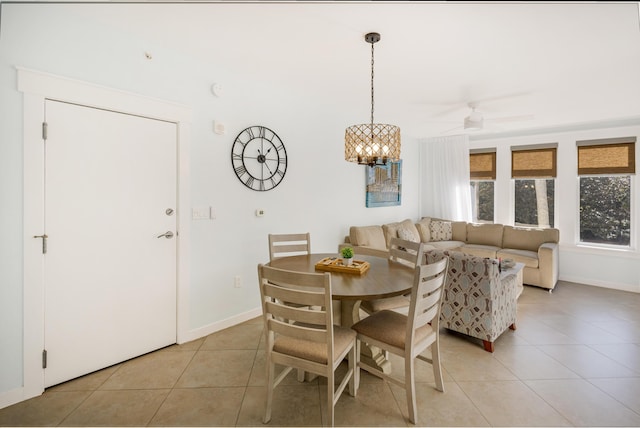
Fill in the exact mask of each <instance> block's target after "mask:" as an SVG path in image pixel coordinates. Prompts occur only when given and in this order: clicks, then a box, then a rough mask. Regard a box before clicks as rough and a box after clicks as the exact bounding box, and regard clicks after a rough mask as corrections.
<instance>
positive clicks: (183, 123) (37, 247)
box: [17, 67, 192, 400]
mask: <svg viewBox="0 0 640 428" xmlns="http://www.w3.org/2000/svg"><path fill="white" fill-rule="evenodd" d="M17 73H18V90H19V91H20V92H22V93H23V99H24V111H23V114H24V135H23V139H24V193H23V195H24V224H23V233H24V236H23V240H24V259H23V263H24V265H23V275H24V282H23V284H24V285H23V287H24V300H23V391H22V399H23V400H26V399H28V398H31V397H35V396H37V395H40V394H42V392H43V391H44V370H43V368H42V350H43V349H44V286H43V285H44V264H43V257H42V242H41V240H40V239H34V238H33V237H34V236H35V235H42V234H43V231H44V224H43V219H44V207H45V205H44V200H45V199H44V174H43V172H44V165H45V160H44V150H43V138H42V121H43V118H44V106H45V102H44V101H45V99H51V100H56V101H63V102H69V103H75V104H80V105H84V106H88V107H96V108H101V109H105V110H112V111H118V112H122V113H128V114H133V115H138V116H145V117H149V118H153V119H160V120H165V121H169V122H174V123H176V124H177V134H178V135H177V136H176V138H177V143H178V144H177V146H178V153H177V159H178V171H177V175H178V182H177V195H178V201H177V213H176V214H177V232H178V242H177V246H178V248H177V260H176V267H177V275H176V276H177V277H176V283H177V296H176V297H177V308H176V311H177V326H176V329H177V336H178V337H177V341H178V343H182V342H184V341H185V340H186V339H187V333H188V330H189V273H190V271H189V247H190V245H189V243H190V231H189V226H190V216H189V213H190V205H191V201H190V193H189V175H188V172H189V139H190V123H191V120H192V119H191V117H192V111H191V109H190V108H189V107H186V106H183V105H180V104H176V103H172V102H167V101H163V100H159V99H155V98H150V97H146V96H141V95H137V94H133V93H128V92H123V91H120V90H115V89H111V88H107V87H103V86H99V85H94V84H91V83H86V82H81V81H77V80H73V79H68V78H64V77H60V76H55V75H51V74H48V73H43V72H39V71H34V70H28V69H25V68H21V67H18V68H17Z"/></svg>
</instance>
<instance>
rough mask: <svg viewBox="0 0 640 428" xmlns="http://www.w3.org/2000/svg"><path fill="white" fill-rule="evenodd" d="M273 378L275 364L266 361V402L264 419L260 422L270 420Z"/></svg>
mask: <svg viewBox="0 0 640 428" xmlns="http://www.w3.org/2000/svg"><path fill="white" fill-rule="evenodd" d="M274 378H275V365H274V364H273V363H272V362H271V361H267V403H266V407H265V410H264V419H262V422H264V423H265V424H266V423H269V421H270V420H271V404H272V403H273V388H274V385H273V382H274Z"/></svg>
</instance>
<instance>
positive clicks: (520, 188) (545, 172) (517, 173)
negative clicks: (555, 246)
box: [511, 144, 557, 228]
mask: <svg viewBox="0 0 640 428" xmlns="http://www.w3.org/2000/svg"><path fill="white" fill-rule="evenodd" d="M556 151H557V144H545V145H539V146H533V147H532V146H514V147H511V178H512V179H513V180H514V201H515V202H514V218H515V225H516V226H528V227H543V228H548V227H554V217H555V215H554V214H555V213H554V209H555V177H556V171H557V167H556V165H557V164H556Z"/></svg>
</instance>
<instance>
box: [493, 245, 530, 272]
mask: <svg viewBox="0 0 640 428" xmlns="http://www.w3.org/2000/svg"><path fill="white" fill-rule="evenodd" d="M497 256H498V257H499V258H501V259H503V260H504V259H511V260H513V261H514V262H516V263H524V265H525V266H526V267H530V268H533V269H537V268H538V267H539V265H540V261H539V260H538V252H537V251H529V250H513V249H505V250H500V251H498V253H497Z"/></svg>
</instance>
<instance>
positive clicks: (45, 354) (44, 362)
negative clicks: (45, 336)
mask: <svg viewBox="0 0 640 428" xmlns="http://www.w3.org/2000/svg"><path fill="white" fill-rule="evenodd" d="M42 368H43V369H46V368H47V350H46V349H43V350H42Z"/></svg>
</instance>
